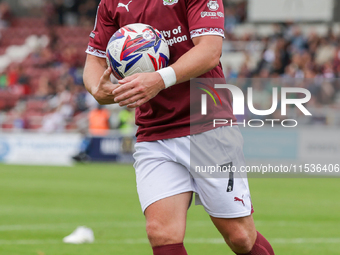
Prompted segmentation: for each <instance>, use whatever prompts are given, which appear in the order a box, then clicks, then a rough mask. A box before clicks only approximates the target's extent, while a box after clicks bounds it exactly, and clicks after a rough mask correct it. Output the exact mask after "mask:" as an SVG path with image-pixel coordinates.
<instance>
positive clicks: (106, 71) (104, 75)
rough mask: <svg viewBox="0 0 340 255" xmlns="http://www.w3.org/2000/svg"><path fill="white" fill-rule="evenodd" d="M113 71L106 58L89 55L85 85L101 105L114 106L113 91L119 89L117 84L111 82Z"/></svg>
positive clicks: (84, 76) (85, 70) (85, 72)
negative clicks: (108, 66)
mask: <svg viewBox="0 0 340 255" xmlns="http://www.w3.org/2000/svg"><path fill="white" fill-rule="evenodd" d="M110 75H111V69H110V68H107V64H106V60H105V58H99V57H96V56H92V55H87V58H86V64H85V68H84V75H83V78H84V84H85V87H86V89H87V90H88V91H89V92H90V94H92V96H93V97H94V98H95V99H96V100H97V102H98V103H99V104H101V105H104V104H114V103H115V100H114V96H113V95H112V91H113V90H114V89H115V88H117V86H118V85H117V84H112V82H111V80H110Z"/></svg>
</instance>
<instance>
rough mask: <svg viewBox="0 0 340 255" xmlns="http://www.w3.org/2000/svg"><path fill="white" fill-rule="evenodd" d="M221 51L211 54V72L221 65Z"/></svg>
mask: <svg viewBox="0 0 340 255" xmlns="http://www.w3.org/2000/svg"><path fill="white" fill-rule="evenodd" d="M220 57H221V51H219V50H215V51H213V52H212V53H211V56H210V58H209V70H211V69H213V68H215V67H216V66H218V65H219V63H220Z"/></svg>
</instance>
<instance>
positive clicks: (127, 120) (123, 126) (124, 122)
mask: <svg viewBox="0 0 340 255" xmlns="http://www.w3.org/2000/svg"><path fill="white" fill-rule="evenodd" d="M118 118H119V126H118V129H119V131H120V132H121V133H122V134H124V135H134V132H135V112H134V109H131V108H127V107H126V108H125V109H123V110H121V111H120V112H119V115H118Z"/></svg>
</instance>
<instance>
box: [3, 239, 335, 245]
mask: <svg viewBox="0 0 340 255" xmlns="http://www.w3.org/2000/svg"><path fill="white" fill-rule="evenodd" d="M269 241H270V243H272V244H338V243H340V238H273V239H269ZM148 243H149V242H148V240H147V239H146V238H136V239H122V240H106V241H104V240H98V241H95V242H94V244H132V245H133V244H148ZM184 243H187V244H225V242H224V240H223V239H221V238H186V239H185V240H184ZM44 244H58V245H59V244H63V243H62V241H61V240H56V239H50V240H0V245H44Z"/></svg>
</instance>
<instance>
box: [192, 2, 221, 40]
mask: <svg viewBox="0 0 340 255" xmlns="http://www.w3.org/2000/svg"><path fill="white" fill-rule="evenodd" d="M187 16H188V24H189V30H190V36H191V38H193V37H197V36H201V35H219V36H222V37H224V7H223V1H222V0H216V1H213V0H209V1H207V0H187Z"/></svg>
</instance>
